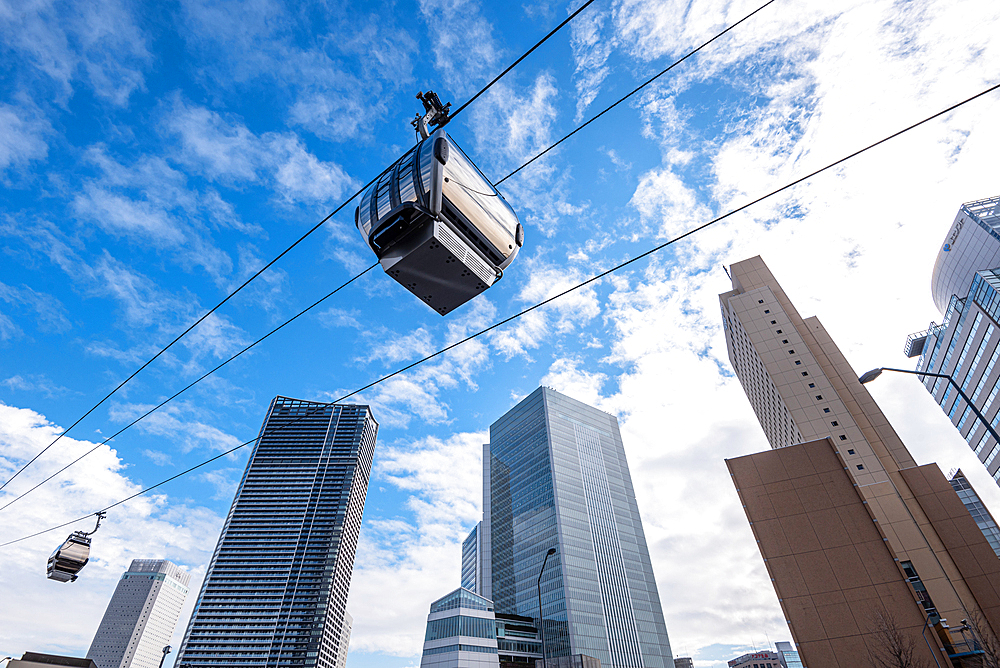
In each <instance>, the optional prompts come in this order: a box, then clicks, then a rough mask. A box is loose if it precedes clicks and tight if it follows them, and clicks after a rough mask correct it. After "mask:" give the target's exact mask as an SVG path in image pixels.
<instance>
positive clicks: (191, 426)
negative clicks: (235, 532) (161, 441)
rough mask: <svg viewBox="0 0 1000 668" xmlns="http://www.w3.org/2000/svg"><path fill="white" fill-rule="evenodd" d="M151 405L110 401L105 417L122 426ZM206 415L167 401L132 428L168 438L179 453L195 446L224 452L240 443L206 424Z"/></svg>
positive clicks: (181, 404)
mask: <svg viewBox="0 0 1000 668" xmlns="http://www.w3.org/2000/svg"><path fill="white" fill-rule="evenodd" d="M153 405H154V404H132V403H128V404H126V403H113V404H111V406H110V408H109V409H108V417H109V418H110V419H111V420H112V421H113V422H117V423H119V424H121V425H122V426H124V425H125V424H127V423H129V422H131V421H132V420H134V419H136V418H137V417H139V416H140V415H142V414H143V413H145V412H146V411H148V410H149V409H150V408H152V407H153ZM209 414H210V411H207V410H199V409H196V408H194V407H193V406H192V405H190V404H187V403H184V402H175V403H170V404H167V405H166V406H164V407H163V408H161V409H159V410H157V411H156V412H155V413H152V414H151V415H149V416H148V417H146V418H144V419H143V420H141V421H140V422H137V423H136V424H135V425H134V426H133V427H132V429H136V430H138V431H140V432H142V433H144V434H152V435H154V436H163V437H165V438H167V439H169V441H168V442H169V443H170V445H171V446H172V447H176V448H177V449H178V450H179V451H180V452H183V453H187V452H190V451H192V450H194V449H196V448H204V449H207V450H209V451H211V452H224V451H226V450H231V449H232V448H234V447H236V446H237V445H239V444H240V443H242V442H243V439H239V438H237V437H236V436H233V435H232V434H228V433H226V432H224V431H223V430H221V429H219V428H218V427H214V426H212V425H210V424H206V423H205V422H204V421H203V419H205V418H207V417H208V415H209ZM199 418H201V419H199ZM149 452H151V451H149V450H147V451H146V452H144V453H143V454H146V453H149ZM147 456H149V455H147ZM232 456H234V457H239V456H240V455H238V454H236V455H232ZM151 459H153V461H154V462H156V463H160V462H159V461H157V460H156V458H155V456H153V457H151ZM212 475H218V474H212ZM213 482H217V480H213Z"/></svg>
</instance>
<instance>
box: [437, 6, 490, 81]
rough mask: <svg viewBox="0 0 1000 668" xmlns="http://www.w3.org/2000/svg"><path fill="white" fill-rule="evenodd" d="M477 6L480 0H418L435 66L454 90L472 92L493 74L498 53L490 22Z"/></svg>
mask: <svg viewBox="0 0 1000 668" xmlns="http://www.w3.org/2000/svg"><path fill="white" fill-rule="evenodd" d="M480 7H481V3H480V2H479V0H420V12H421V14H422V15H423V18H424V21H426V23H427V28H428V30H429V31H430V33H431V40H432V45H433V46H432V49H433V52H434V61H435V63H434V64H435V69H436V70H437V72H439V73H440V76H441V77H442V78H443V79H444V81H445V83H446V84H447V85H448V87H449V88H450V89H451V90H452V91H455V92H456V93H462V94H472V93H473V92H474V91H475V90H476V88H478V86H480V85H481V84H483V83H485V82H486V81H487V80H488V79H489V78H492V77H493V75H494V74H496V73H495V72H494V71H493V70H494V69H495V68H496V63H497V61H498V59H499V58H498V57H499V53H498V47H497V45H496V43H495V40H494V39H493V26H492V25H490V23H489V22H488V21H487V20H486V19H485V18H484V17H483V16H482V12H481V10H480Z"/></svg>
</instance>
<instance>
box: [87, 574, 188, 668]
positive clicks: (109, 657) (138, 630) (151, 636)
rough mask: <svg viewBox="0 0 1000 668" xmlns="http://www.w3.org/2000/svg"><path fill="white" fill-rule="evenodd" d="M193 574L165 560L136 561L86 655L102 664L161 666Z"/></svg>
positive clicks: (133, 667) (104, 667) (138, 667)
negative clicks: (165, 648) (164, 650)
mask: <svg viewBox="0 0 1000 668" xmlns="http://www.w3.org/2000/svg"><path fill="white" fill-rule="evenodd" d="M190 580H191V576H190V575H189V574H188V573H186V572H184V571H183V570H181V568H180V567H178V566H176V565H175V564H172V563H170V562H169V561H165V560H161V559H135V560H134V561H133V562H132V565H131V566H129V570H128V571H127V572H125V573H124V574H123V575H122V578H121V580H119V581H118V586H117V587H116V588H115V593H114V595H113V596H112V597H111V601H110V602H109V603H108V608H107V610H106V611H105V613H104V618H103V619H102V620H101V625H100V626H99V627H98V629H97V633H96V634H95V635H94V641H93V643H91V646H90V650H89V651H88V652H87V658H88V659H92V660H93V661H94V663H96V664H97V666H98V668H158V666H159V665H160V659H161V658H162V656H163V647H164V646H165V645H166V644H167V643H168V642H169V641H170V637H171V636H172V635H173V633H174V627H175V626H176V625H177V620H178V618H179V617H180V614H181V606H182V605H184V599H185V598H187V593H188V587H187V585H188V584H189V583H190Z"/></svg>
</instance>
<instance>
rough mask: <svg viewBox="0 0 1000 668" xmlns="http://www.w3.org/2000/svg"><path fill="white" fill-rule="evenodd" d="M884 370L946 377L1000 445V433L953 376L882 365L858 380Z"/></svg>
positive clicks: (878, 373) (873, 376)
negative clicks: (999, 433)
mask: <svg viewBox="0 0 1000 668" xmlns="http://www.w3.org/2000/svg"><path fill="white" fill-rule="evenodd" d="M883 371H895V372H896V373H909V374H913V375H914V376H931V377H932V378H944V379H945V380H947V381H948V382H949V383H951V385H952V387H954V388H955V390H957V391H958V394H959V396H961V397H962V398H963V399H965V403H966V405H968V407H969V408H971V409H972V412H973V413H975V414H976V417H977V418H979V421H980V422H982V423H983V426H984V427H986V430H987V431H989V432H990V435H991V436H992V437H993V440H994V441H996V442H997V444H998V445H1000V435H997V432H996V430H995V429H993V427H991V426H990V423H989V421H988V420H987V419H986V417H985V416H983V414H982V413H980V412H979V409H978V408H976V406H975V405H974V404H973V403H972V400H971V399H969V397H968V396H967V395H966V394H965V392H963V391H962V388H961V387H959V386H958V383H956V382H955V379H954V378H952V377H951V376H949V375H947V374H943V373H931V372H929V371H911V370H909V369H891V368H889V367H880V368H878V369H872V370H871V371H868V372H867V373H864V374H862V375H861V377H860V378H858V381H860V382H861V383H862V384H864V383H870V382H872V381H873V380H875V379H876V378H878V377H879V376H880V375H882V372H883Z"/></svg>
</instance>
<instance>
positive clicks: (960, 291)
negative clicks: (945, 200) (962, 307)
mask: <svg viewBox="0 0 1000 668" xmlns="http://www.w3.org/2000/svg"><path fill="white" fill-rule="evenodd" d="M994 200H995V201H994ZM969 207H972V209H974V210H975V211H976V214H977V215H973V214H972V213H971V212H970V210H969ZM998 224H1000V198H997V197H994V198H990V199H989V200H981V201H980V202H969V203H968V204H964V205H962V208H960V209H959V210H958V214H957V215H956V216H955V220H954V222H952V224H951V227H949V228H948V233H947V234H946V235H945V238H944V241H942V242H941V249H940V250H939V251H938V256H937V259H936V260H935V261H934V273H933V274H932V275H931V296H932V297H933V298H934V305H935V306H937V309H938V311H940V312H941V313H944V312H945V309H947V308H948V300H950V299H951V296H952V295H958V296H959V297H964V296H965V295H966V294H967V293H968V292H969V286H971V285H972V278H973V275H974V274H975V273H976V272H977V271H979V270H980V269H995V268H996V267H1000V234H998V233H997V231H996V230H995V229H994V226H996V225H998Z"/></svg>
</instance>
